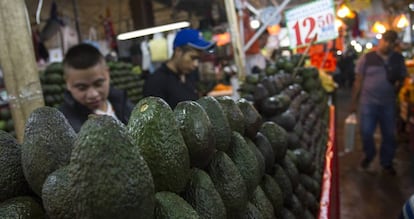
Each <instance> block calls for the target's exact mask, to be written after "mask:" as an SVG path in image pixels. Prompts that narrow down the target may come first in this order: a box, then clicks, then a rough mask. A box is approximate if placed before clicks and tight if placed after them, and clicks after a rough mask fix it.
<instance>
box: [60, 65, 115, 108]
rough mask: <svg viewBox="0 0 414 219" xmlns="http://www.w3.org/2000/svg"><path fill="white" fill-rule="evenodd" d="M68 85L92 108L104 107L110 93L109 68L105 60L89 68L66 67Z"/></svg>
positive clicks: (74, 96) (81, 102)
mask: <svg viewBox="0 0 414 219" xmlns="http://www.w3.org/2000/svg"><path fill="white" fill-rule="evenodd" d="M65 80H66V87H67V89H68V90H69V91H70V93H71V94H72V96H73V98H75V100H76V101H78V102H79V103H80V104H82V105H84V106H86V107H87V108H89V109H90V110H96V109H103V108H104V106H105V102H106V99H107V98H108V94H109V82H110V79H109V69H108V67H107V66H106V64H105V63H104V62H100V63H99V64H97V65H95V66H92V67H90V68H88V69H74V68H71V67H65Z"/></svg>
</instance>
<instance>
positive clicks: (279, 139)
mask: <svg viewBox="0 0 414 219" xmlns="http://www.w3.org/2000/svg"><path fill="white" fill-rule="evenodd" d="M260 132H261V133H262V134H263V135H264V136H266V138H267V139H268V140H269V142H270V144H271V145H272V148H273V152H274V154H275V162H281V161H282V160H283V158H284V157H285V154H286V150H287V133H286V131H285V130H284V129H283V128H282V127H280V126H279V125H278V124H276V123H274V122H272V121H267V122H264V123H263V124H262V127H260Z"/></svg>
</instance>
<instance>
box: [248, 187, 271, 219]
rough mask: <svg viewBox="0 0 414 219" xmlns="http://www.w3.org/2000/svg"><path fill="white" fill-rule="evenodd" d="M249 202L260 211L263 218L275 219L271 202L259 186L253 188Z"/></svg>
mask: <svg viewBox="0 0 414 219" xmlns="http://www.w3.org/2000/svg"><path fill="white" fill-rule="evenodd" d="M250 201H251V203H252V204H253V205H254V206H256V208H257V209H258V210H259V211H260V212H261V213H262V216H263V219H275V218H276V216H275V213H274V209H273V205H272V203H271V202H270V201H269V199H268V198H267V197H266V194H265V193H264V192H263V190H262V188H261V187H260V186H257V187H256V190H254V193H253V197H252V199H251V200H250Z"/></svg>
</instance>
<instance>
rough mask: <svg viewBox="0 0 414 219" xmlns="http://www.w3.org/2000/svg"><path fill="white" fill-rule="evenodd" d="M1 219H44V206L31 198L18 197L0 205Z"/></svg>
mask: <svg viewBox="0 0 414 219" xmlns="http://www.w3.org/2000/svg"><path fill="white" fill-rule="evenodd" d="M0 218H5V219H6V218H7V219H9V218H10V219H14V218H18V219H44V218H45V213H44V211H43V209H42V206H41V205H40V204H39V203H38V202H37V201H36V200H34V199H33V198H32V197H29V196H18V197H14V198H11V199H8V200H6V201H4V202H2V203H0Z"/></svg>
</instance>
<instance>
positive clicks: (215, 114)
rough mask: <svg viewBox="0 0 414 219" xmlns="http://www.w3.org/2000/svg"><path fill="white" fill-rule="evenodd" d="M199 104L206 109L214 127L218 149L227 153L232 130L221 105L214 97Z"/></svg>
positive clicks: (201, 99)
mask: <svg viewBox="0 0 414 219" xmlns="http://www.w3.org/2000/svg"><path fill="white" fill-rule="evenodd" d="M197 103H199V104H200V105H201V106H202V107H203V108H204V110H205V111H206V113H207V115H208V117H209V118H210V122H211V124H212V125H213V132H214V136H215V139H216V149H217V150H221V151H227V149H228V148H229V143H230V137H231V128H230V124H229V121H228V120H227V117H226V114H225V113H224V111H223V108H222V107H221V105H220V103H219V102H218V101H217V100H216V99H215V98H214V97H210V96H205V97H202V98H200V99H198V100H197Z"/></svg>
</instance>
